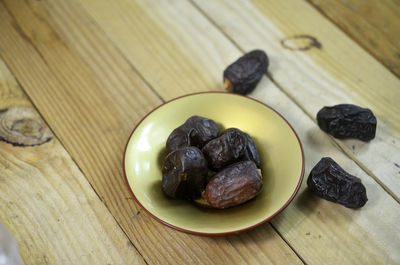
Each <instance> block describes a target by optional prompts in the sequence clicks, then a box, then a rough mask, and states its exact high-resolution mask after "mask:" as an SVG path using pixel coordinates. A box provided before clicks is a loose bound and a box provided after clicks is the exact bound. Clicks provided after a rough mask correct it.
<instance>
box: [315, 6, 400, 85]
mask: <svg viewBox="0 0 400 265" xmlns="http://www.w3.org/2000/svg"><path fill="white" fill-rule="evenodd" d="M308 2H310V3H311V4H312V5H313V6H314V7H316V8H317V9H318V10H319V11H320V12H321V13H322V14H324V15H325V16H327V17H328V18H329V19H330V20H331V21H332V22H333V23H335V24H336V25H337V26H338V27H339V28H340V29H341V30H343V31H344V32H346V33H347V34H348V35H349V36H350V37H351V38H352V39H354V40H355V41H356V42H357V43H359V44H360V45H361V46H362V47H363V48H365V49H366V50H367V51H368V52H369V53H371V54H372V55H373V56H375V58H377V59H378V60H379V61H381V62H382V63H383V64H384V65H385V66H386V67H387V68H389V69H390V70H391V71H392V72H393V73H394V74H396V75H397V76H398V77H400V34H399V32H400V5H399V3H398V1H397V2H396V1H394V0H384V1H362V0H342V1H333V0H328V1H326V0H325V1H321V0H308Z"/></svg>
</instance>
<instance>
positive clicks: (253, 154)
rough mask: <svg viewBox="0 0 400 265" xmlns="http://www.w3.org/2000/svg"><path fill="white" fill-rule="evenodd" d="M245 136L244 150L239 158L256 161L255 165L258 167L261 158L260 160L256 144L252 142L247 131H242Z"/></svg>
mask: <svg viewBox="0 0 400 265" xmlns="http://www.w3.org/2000/svg"><path fill="white" fill-rule="evenodd" d="M244 135H245V136H246V140H247V142H246V150H245V151H244V155H243V158H242V159H241V160H251V161H253V162H254V163H256V166H257V167H258V168H260V166H261V160H260V155H259V154H258V151H257V148H256V144H255V143H254V140H253V138H251V136H250V135H248V134H247V133H244Z"/></svg>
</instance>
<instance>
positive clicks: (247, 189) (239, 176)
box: [202, 161, 263, 209]
mask: <svg viewBox="0 0 400 265" xmlns="http://www.w3.org/2000/svg"><path fill="white" fill-rule="evenodd" d="M262 187H263V182H262V180H261V175H260V174H259V171H258V169H257V167H256V165H255V163H254V162H253V161H242V162H238V163H235V164H233V165H230V166H228V167H226V168H225V169H223V170H222V171H220V172H219V173H217V174H216V175H215V176H214V177H213V178H212V179H211V180H210V181H209V182H208V184H207V186H206V189H205V191H204V193H203V195H202V197H203V199H204V200H205V201H207V202H208V203H209V204H210V205H211V206H212V207H214V208H218V209H225V208H229V207H232V206H236V205H239V204H242V203H244V202H246V201H248V200H251V199H252V198H254V197H255V196H256V195H257V194H258V193H260V191H261V189H262Z"/></svg>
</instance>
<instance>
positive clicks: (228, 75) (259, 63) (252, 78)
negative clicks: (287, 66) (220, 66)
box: [224, 50, 269, 95]
mask: <svg viewBox="0 0 400 265" xmlns="http://www.w3.org/2000/svg"><path fill="white" fill-rule="evenodd" d="M268 64H269V60H268V56H267V54H266V53H265V52H264V51H262V50H254V51H251V52H249V53H246V54H245V55H243V56H242V57H240V58H239V59H238V60H236V61H235V62H234V63H232V64H231V65H229V66H228V67H227V68H226V69H225V71H224V85H225V89H226V90H228V91H229V92H233V93H237V94H242V95H246V94H249V93H250V92H251V91H253V90H254V88H255V87H256V86H257V84H258V82H259V81H260V80H261V78H262V76H263V75H264V74H265V73H266V72H267V68H268Z"/></svg>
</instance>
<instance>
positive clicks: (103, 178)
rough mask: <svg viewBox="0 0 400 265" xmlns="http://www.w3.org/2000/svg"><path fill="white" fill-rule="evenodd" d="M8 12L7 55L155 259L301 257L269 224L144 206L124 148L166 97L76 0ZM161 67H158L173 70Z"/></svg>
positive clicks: (23, 5) (269, 260)
mask: <svg viewBox="0 0 400 265" xmlns="http://www.w3.org/2000/svg"><path fill="white" fill-rule="evenodd" d="M189 7H190V5H189ZM105 8H106V7H105ZM192 10H194V9H193V8H192ZM141 13H142V14H143V16H145V15H146V13H144V12H141ZM195 14H197V15H196V16H197V17H198V18H202V19H203V20H204V21H206V20H205V18H203V17H202V16H201V14H199V13H195ZM145 18H146V17H145ZM142 19H143V18H142ZM0 21H1V22H0V23H1V25H2V27H1V28H0V34H1V36H2V38H1V39H0V51H1V55H2V56H3V57H4V59H5V61H6V62H7V63H8V64H9V66H10V68H11V69H12V70H13V72H14V73H15V74H16V76H17V77H18V80H19V82H20V83H21V84H22V86H23V87H24V89H25V90H26V91H27V93H28V94H29V96H30V97H31V98H32V100H33V102H35V105H36V106H37V107H38V108H39V109H40V111H41V113H42V114H43V116H44V117H45V118H46V120H48V121H49V123H50V125H51V127H52V128H53V130H54V132H55V133H56V135H57V136H59V138H60V139H61V141H62V143H63V144H64V145H65V147H66V149H67V150H68V151H69V152H70V153H71V155H72V157H73V158H74V160H75V161H77V163H78V165H79V166H80V168H81V169H82V171H83V172H84V173H85V175H86V176H87V177H88V179H89V181H90V183H91V184H92V185H93V187H94V189H95V190H96V192H97V193H98V194H99V196H100V197H101V198H102V200H103V201H104V203H105V204H106V205H107V207H108V208H109V209H110V211H111V212H112V214H113V215H114V216H115V218H116V219H117V221H118V222H119V223H120V225H121V227H122V228H123V229H124V231H125V232H126V234H127V235H128V236H129V238H130V239H131V240H132V242H133V243H134V245H135V246H136V247H137V249H138V250H139V251H140V253H141V254H142V255H143V256H144V258H145V260H146V262H148V263H150V264H177V263H178V264H196V263H202V264H243V263H245V262H248V263H252V264H273V263H284V264H288V263H290V264H300V263H301V261H300V259H299V258H298V257H297V256H296V254H295V253H294V252H293V251H292V250H291V249H290V247H289V246H288V245H287V244H286V243H285V242H284V241H283V240H282V239H281V238H280V236H279V235H278V234H277V233H276V232H275V231H274V230H273V229H272V227H271V226H270V225H269V224H266V225H264V226H261V227H259V228H258V229H257V230H255V231H257V233H256V234H255V232H253V233H250V234H244V235H237V236H236V235H234V236H230V237H220V238H207V237H199V236H192V235H187V234H184V233H180V232H177V231H175V230H172V229H170V228H167V227H165V226H163V225H161V224H159V223H157V222H156V221H154V220H153V219H152V218H150V217H149V216H148V215H147V214H144V213H142V212H141V210H140V209H139V208H137V206H136V204H135V203H134V202H133V200H132V197H131V196H130V194H129V192H128V189H127V187H126V185H125V182H124V179H123V172H122V168H121V164H122V155H123V148H124V145H125V143H126V140H127V138H128V136H129V133H130V130H131V129H132V128H133V127H134V125H135V124H136V123H137V122H138V121H139V120H140V118H142V117H143V116H144V115H145V113H146V112H148V111H150V110H151V109H152V108H154V107H155V106H156V105H158V104H160V103H161V101H160V99H159V98H158V97H157V96H156V95H155V94H154V93H153V92H152V89H154V88H151V87H149V86H148V85H147V84H146V82H144V81H143V80H142V79H141V78H140V76H139V74H138V73H137V72H136V70H135V69H136V65H135V64H134V63H132V62H128V61H125V60H124V58H123V57H122V56H121V54H120V53H119V51H118V49H116V48H114V47H113V46H112V45H111V44H110V43H109V41H108V40H107V37H105V36H104V35H103V32H102V31H101V30H100V29H99V28H98V26H97V25H96V23H94V22H93V21H92V20H91V19H90V17H89V16H88V15H87V14H86V13H84V12H83V11H82V10H81V8H80V6H79V5H78V4H77V3H74V2H72V1H68V2H65V1H59V2H58V3H55V2H53V1H40V2H38V1H25V2H24V1H6V2H5V3H4V5H2V8H0ZM146 23H149V21H144V24H146ZM139 25H140V24H139ZM152 34H153V33H152ZM148 35H149V34H147V35H144V36H148ZM140 36H141V38H142V35H140ZM160 37H161V36H160ZM221 39H222V37H221ZM141 41H142V45H147V43H146V42H145V43H143V40H142V39H141ZM170 43H171V44H172V43H173V42H172V41H171V40H170ZM132 44H134V43H133V42H132ZM134 48H136V47H134ZM233 50H234V51H236V50H235V49H233ZM236 52H237V51H236ZM153 56H154V59H153V61H155V59H156V58H157V56H158V54H157V53H154V54H153ZM141 60H143V57H142V58H140V59H139V61H141ZM188 61H190V60H188ZM149 62H150V61H149ZM180 62H182V61H180ZM170 63H172V61H170ZM191 63H192V64H193V65H195V63H194V62H193V61H192V62H191ZM185 65H187V63H186V64H185ZM179 69H184V68H181V67H179ZM200 69H201V68H199V70H198V71H200ZM158 71H160V70H157V69H156V70H154V71H153V76H155V77H156V78H157V77H158V76H160V73H162V75H163V76H165V73H163V72H161V71H160V72H158ZM167 74H172V72H167ZM201 76H203V75H201ZM192 77H195V73H192V74H191V75H190V76H189V77H187V80H192V81H193V80H202V77H196V78H192ZM199 82H200V81H199ZM201 82H204V81H201ZM162 83H163V82H162ZM186 84H191V87H194V86H197V85H198V84H196V83H191V82H187V83H186ZM170 85H171V84H170ZM185 87H186V86H182V88H185ZM166 89H167V87H166ZM169 89H170V88H169ZM185 89H187V88H185ZM187 91H195V90H189V89H187ZM164 93H166V94H167V93H170V96H172V95H173V94H175V95H178V94H179V93H181V92H179V88H178V87H177V88H176V90H174V89H170V90H169V91H167V90H165V91H164ZM183 250H184V251H183ZM255 253H256V254H255Z"/></svg>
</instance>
